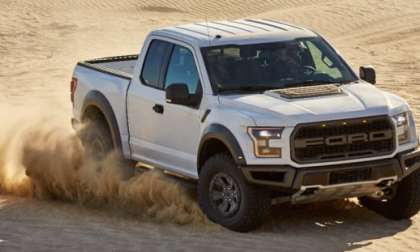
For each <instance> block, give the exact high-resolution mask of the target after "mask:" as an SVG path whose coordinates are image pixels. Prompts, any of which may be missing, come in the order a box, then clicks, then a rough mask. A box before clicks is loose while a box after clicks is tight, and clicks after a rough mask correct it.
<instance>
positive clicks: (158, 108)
mask: <svg viewBox="0 0 420 252" xmlns="http://www.w3.org/2000/svg"><path fill="white" fill-rule="evenodd" d="M153 110H154V111H155V112H156V113H158V114H163V105H160V104H155V106H153Z"/></svg>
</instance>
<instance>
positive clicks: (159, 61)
mask: <svg viewBox="0 0 420 252" xmlns="http://www.w3.org/2000/svg"><path fill="white" fill-rule="evenodd" d="M171 47H172V45H171V44H170V43H168V42H165V41H161V40H153V41H152V42H151V43H150V46H149V49H148V50H147V55H146V59H145V61H144V64H143V70H142V73H141V80H142V81H143V83H144V84H145V85H147V86H151V87H155V88H159V89H161V88H162V86H163V85H162V81H161V76H162V68H163V66H164V63H165V62H166V61H167V57H168V55H169V52H170V49H171Z"/></svg>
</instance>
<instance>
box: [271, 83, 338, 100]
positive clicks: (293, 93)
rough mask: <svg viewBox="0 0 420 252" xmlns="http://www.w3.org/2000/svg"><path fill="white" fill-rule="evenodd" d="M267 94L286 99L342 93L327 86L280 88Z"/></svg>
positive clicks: (331, 85)
mask: <svg viewBox="0 0 420 252" xmlns="http://www.w3.org/2000/svg"><path fill="white" fill-rule="evenodd" d="M268 92H269V93H273V94H277V95H280V96H281V97H284V98H288V99H296V98H307V97H316V96H324V95H336V94H341V93H342V92H343V91H342V90H341V88H339V87H338V86H336V85H334V84H327V85H315V86H303V87H293V88H282V89H276V90H271V91H268Z"/></svg>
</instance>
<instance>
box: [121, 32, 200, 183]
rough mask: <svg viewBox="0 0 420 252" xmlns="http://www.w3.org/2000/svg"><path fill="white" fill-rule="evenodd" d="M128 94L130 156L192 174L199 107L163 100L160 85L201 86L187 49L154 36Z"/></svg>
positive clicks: (194, 88)
mask: <svg viewBox="0 0 420 252" xmlns="http://www.w3.org/2000/svg"><path fill="white" fill-rule="evenodd" d="M133 81H134V82H133V83H132V84H131V85H130V89H129V92H128V95H127V112H128V122H129V130H130V145H131V149H132V151H133V153H132V155H133V157H134V158H135V159H139V160H144V161H146V162H149V163H152V164H155V165H158V166H161V167H163V168H166V169H169V170H174V171H176V172H179V173H183V174H185V175H190V176H196V151H197V149H198V144H199V136H200V123H201V122H200V112H199V109H197V108H193V107H188V106H183V105H176V104H170V103H166V99H165V88H166V87H168V86H170V85H171V84H174V83H185V84H187V85H188V89H189V91H190V93H191V94H193V93H199V92H202V88H201V84H200V78H199V74H198V70H197V67H196V62H195V58H194V55H193V52H192V50H191V49H189V48H187V47H186V46H181V45H176V44H172V43H169V42H165V41H161V40H153V41H152V42H151V43H150V46H149V51H148V52H147V55H146V57H145V61H144V65H143V69H142V71H141V76H140V78H139V80H138V81H137V80H134V78H133Z"/></svg>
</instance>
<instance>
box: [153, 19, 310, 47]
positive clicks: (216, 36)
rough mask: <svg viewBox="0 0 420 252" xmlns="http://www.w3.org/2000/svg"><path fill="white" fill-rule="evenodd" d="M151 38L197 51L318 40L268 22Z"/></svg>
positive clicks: (168, 30) (197, 27) (202, 26)
mask: <svg viewBox="0 0 420 252" xmlns="http://www.w3.org/2000/svg"><path fill="white" fill-rule="evenodd" d="M151 34H152V35H163V36H166V37H173V38H175V39H180V40H181V41H185V42H189V43H192V44H196V45H198V46H199V47H208V46H219V45H228V44H256V43H269V42H275V41H285V40H293V39H296V38H302V37H316V36H318V35H317V34H316V33H314V32H313V31H311V30H309V29H306V28H303V27H299V26H296V25H292V24H288V23H285V22H280V21H275V20H270V19H239V20H234V21H208V22H201V23H192V24H184V25H179V26H172V27H165V28H161V29H158V30H155V31H153V32H152V33H151Z"/></svg>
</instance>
